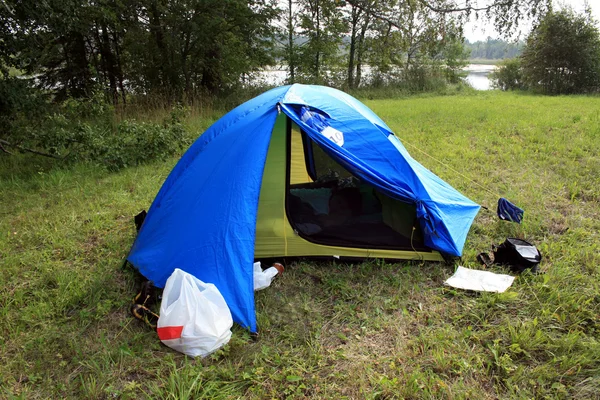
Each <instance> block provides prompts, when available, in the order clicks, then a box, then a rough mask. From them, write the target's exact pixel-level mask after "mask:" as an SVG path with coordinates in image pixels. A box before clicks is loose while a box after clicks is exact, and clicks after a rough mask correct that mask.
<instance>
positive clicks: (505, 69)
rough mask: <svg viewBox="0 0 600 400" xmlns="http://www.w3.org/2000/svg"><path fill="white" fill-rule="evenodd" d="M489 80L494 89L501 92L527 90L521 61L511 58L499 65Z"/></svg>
mask: <svg viewBox="0 0 600 400" xmlns="http://www.w3.org/2000/svg"><path fill="white" fill-rule="evenodd" d="M489 79H490V80H491V81H492V85H493V87H495V88H497V89H500V90H524V89H527V86H526V85H525V82H524V79H523V68H522V67H521V59H519V58H511V59H507V60H503V61H502V62H501V63H499V64H498V66H497V67H496V70H494V71H493V72H492V73H491V74H490V76H489Z"/></svg>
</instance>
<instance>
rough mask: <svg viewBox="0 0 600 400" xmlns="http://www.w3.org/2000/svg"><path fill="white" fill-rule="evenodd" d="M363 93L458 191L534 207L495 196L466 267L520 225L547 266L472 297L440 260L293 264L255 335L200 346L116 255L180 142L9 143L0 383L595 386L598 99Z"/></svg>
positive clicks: (127, 390) (187, 387)
mask: <svg viewBox="0 0 600 400" xmlns="http://www.w3.org/2000/svg"><path fill="white" fill-rule="evenodd" d="M366 103H367V105H368V106H369V107H371V108H372V109H373V110H374V111H375V112H376V113H378V114H379V115H380V116H381V117H382V118H383V119H384V120H385V121H386V122H387V123H388V125H390V127H391V128H392V129H393V130H394V131H395V132H396V133H397V134H398V135H399V136H400V137H401V138H402V139H403V140H404V142H405V144H406V147H407V148H408V149H409V151H410V152H411V154H412V155H413V156H414V157H415V158H416V159H418V160H420V161H421V162H422V163H423V164H425V165H426V166H427V167H428V168H430V169H431V170H432V171H434V172H435V173H437V174H438V175H440V176H441V177H442V178H444V179H445V180H447V181H448V182H449V183H451V184H452V185H454V186H455V187H456V188H458V189H459V190H461V191H462V192H463V193H465V194H467V195H468V196H470V197H471V198H472V199H474V200H475V201H478V202H480V203H482V204H485V205H487V206H488V207H490V208H492V209H493V208H494V206H495V201H496V199H497V196H496V194H495V193H496V192H497V193H498V194H501V195H503V196H505V197H507V198H509V199H510V200H511V201H513V202H514V203H516V204H518V205H520V206H521V207H523V208H524V209H525V221H524V223H523V225H522V226H519V225H515V224H510V223H505V222H502V221H499V220H497V218H496V217H495V216H494V215H493V213H488V212H485V211H483V210H482V212H481V213H480V215H479V217H478V218H477V219H476V222H475V224H474V226H473V228H472V229H471V233H470V235H469V239H468V242H467V244H466V248H465V252H464V257H463V265H465V266H468V267H478V265H477V263H476V261H475V256H476V254H477V253H479V252H481V251H485V250H488V249H489V248H490V244H491V243H500V242H501V241H503V240H504V238H505V237H506V236H520V237H524V238H526V239H528V240H531V241H533V242H534V243H535V244H536V245H538V247H539V249H540V250H541V251H542V253H543V255H544V260H543V263H542V269H543V270H544V271H545V274H543V275H531V274H527V273H526V274H523V275H521V276H519V277H518V278H517V279H516V280H515V283H514V284H513V286H512V287H511V288H510V289H509V290H508V291H507V292H506V293H504V294H490V293H484V294H473V293H467V292H462V291H458V290H453V289H450V288H446V287H444V286H443V281H444V280H445V279H446V278H447V277H448V276H449V275H450V274H452V272H453V267H452V266H448V265H444V264H437V263H426V264H425V265H418V264H416V263H399V264H388V263H383V262H379V261H371V262H366V263H363V264H359V265H346V264H344V263H335V262H333V263H312V262H301V263H296V264H293V265H291V266H288V268H287V269H286V272H285V274H284V275H283V276H282V277H280V278H278V279H277V280H276V281H275V282H274V283H273V285H272V287H270V288H269V289H267V290H264V291H262V292H259V293H257V296H256V306H257V313H258V323H259V328H260V337H259V338H258V340H253V339H252V338H251V337H250V335H249V334H248V332H246V331H244V330H242V329H240V328H238V327H236V328H235V329H234V334H233V337H232V340H231V342H230V344H229V345H228V346H226V347H225V348H223V349H222V350H220V351H218V352H217V353H216V354H214V355H212V356H210V357H208V358H207V359H195V360H194V359H189V358H186V357H185V356H182V355H180V354H177V353H175V352H173V351H171V350H170V349H168V348H166V347H164V346H162V345H161V344H160V342H159V341H158V338H157V337H156V334H155V333H153V332H152V331H150V330H149V329H148V328H146V327H145V326H144V325H143V324H141V323H139V322H138V321H136V320H133V319H132V318H130V317H129V315H128V305H129V303H130V301H131V300H130V299H131V298H132V297H133V295H134V294H135V293H136V290H137V283H136V280H135V276H134V274H133V273H132V272H131V271H129V270H122V269H121V262H122V258H123V257H124V256H125V254H126V253H127V251H128V249H129V246H130V245H131V243H132V241H133V239H134V235H135V234H134V228H133V222H132V216H133V215H134V214H136V213H137V212H139V210H141V209H143V208H147V207H148V205H149V204H150V202H151V201H152V199H153V197H154V195H155V194H156V192H157V190H158V189H159V187H160V185H161V183H162V181H163V180H164V179H165V177H166V176H167V174H168V172H169V171H170V169H171V168H172V166H173V165H174V163H175V162H176V159H173V160H171V161H170V162H168V163H155V164H149V165H146V166H142V167H137V168H130V169H125V170H122V171H121V172H118V173H114V174H110V173H107V172H105V171H103V170H100V169H98V168H93V167H88V166H85V165H79V166H75V167H73V168H71V169H61V168H60V167H58V166H56V165H52V161H49V160H45V159H40V158H33V157H28V156H22V157H21V156H19V157H9V156H5V155H1V154H0V185H1V186H0V187H1V188H2V190H1V191H0V205H1V206H0V321H1V323H0V360H1V361H2V362H1V363H0V398H28V399H29V398H34V399H35V398H64V397H66V398H90V399H94V398H97V399H105V398H123V399H128V398H129V399H138V398H172V399H184V398H190V399H191V398H257V399H259V398H369V399H370V398H373V399H375V398H377V399H390V398H423V399H431V398H435V399H438V398H439V399H474V398H484V399H486V398H489V399H495V398H523V399H530V398H559V399H560V398H580V399H584V398H598V397H599V393H600V343H599V341H598V338H599V335H600V322H599V321H600V283H599V281H600V279H599V278H600V269H599V265H600V237H599V236H600V234H599V233H598V232H600V186H598V176H600V156H599V154H600V98H598V97H539V96H532V95H523V94H511V93H497V92H489V93H475V94H474V93H471V92H469V93H467V94H464V95H455V96H443V97H442V96H438V97H432V96H428V97H416V98H405V99H400V100H368V101H366ZM207 123H208V122H207V120H201V121H200V120H199V121H198V122H196V123H194V125H193V126H197V127H198V129H200V127H203V126H205V125H206V124H207ZM411 145H412V146H416V147H417V148H419V149H422V151H425V152H426V153H427V154H430V155H432V156H434V157H435V158H436V159H439V160H440V161H442V162H443V163H445V164H446V165H447V166H448V167H450V168H452V169H456V170H458V171H460V172H461V173H462V174H464V175H465V177H462V176H460V175H457V174H456V173H454V172H452V171H451V170H450V169H448V167H446V166H442V165H441V164H439V163H438V162H437V161H434V160H433V159H431V158H430V157H428V156H427V155H425V154H424V153H421V152H419V151H417V150H415V149H414V148H413V147H412V146H411ZM470 179H472V180H476V181H477V182H478V183H479V184H481V185H483V186H485V187H486V188H489V190H491V191H492V192H494V194H491V193H488V192H486V191H485V190H484V189H482V188H481V187H479V186H478V185H476V184H474V183H471V182H470V181H469V180H470ZM494 270H495V271H503V270H502V269H501V268H494Z"/></svg>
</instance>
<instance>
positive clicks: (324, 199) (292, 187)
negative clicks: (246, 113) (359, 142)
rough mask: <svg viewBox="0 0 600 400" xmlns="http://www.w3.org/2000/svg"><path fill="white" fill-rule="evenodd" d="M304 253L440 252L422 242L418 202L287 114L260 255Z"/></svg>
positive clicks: (399, 255) (277, 130)
mask: <svg viewBox="0 0 600 400" xmlns="http://www.w3.org/2000/svg"><path fill="white" fill-rule="evenodd" d="M413 228H414V229H413ZM297 256H308V257H310V256H318V257H322V256H349V257H360V258H367V257H378V258H388V259H425V260H441V256H440V254H439V253H438V252H435V251H431V250H430V249H428V248H427V247H426V246H425V245H424V244H423V237H422V234H421V229H420V226H419V224H418V221H417V218H416V209H415V207H414V206H412V205H411V204H408V203H404V202H401V201H397V200H394V199H392V198H389V197H388V196H385V195H384V194H382V193H380V192H378V191H377V190H375V189H374V188H373V187H372V186H370V185H368V184H366V183H363V182H361V181H360V180H359V179H357V178H356V177H354V176H353V175H352V174H351V173H350V172H348V171H347V170H346V169H344V168H343V167H342V166H341V165H339V164H338V163H337V162H336V161H335V160H333V159H332V158H331V157H329V156H328V155H327V154H326V153H325V152H324V151H323V150H322V149H321V148H320V147H319V146H318V145H317V144H316V143H315V142H314V141H312V140H310V138H309V137H308V135H306V134H305V133H304V132H303V131H302V130H301V129H300V127H299V126H298V125H296V124H295V123H294V122H293V121H291V119H289V118H288V117H287V116H285V115H284V114H280V115H279V116H278V117H277V120H276V122H275V125H274V128H273V132H272V135H271V141H270V144H269V150H268V154H267V160H266V163H265V170H264V173H263V180H262V185H261V191H260V198H259V205H258V214H257V229H256V243H255V258H271V257H297Z"/></svg>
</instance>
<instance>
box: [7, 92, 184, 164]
mask: <svg viewBox="0 0 600 400" xmlns="http://www.w3.org/2000/svg"><path fill="white" fill-rule="evenodd" d="M46 106H47V107H49V108H50V107H51V106H50V105H47V104H46ZM50 109H51V110H52V112H49V113H47V114H45V115H43V116H41V117H40V118H39V119H38V120H37V123H35V124H32V123H30V121H27V120H23V117H22V118H21V119H20V120H19V121H13V126H12V127H13V129H12V131H10V134H9V135H8V136H7V137H6V138H7V139H8V141H9V143H11V145H13V146H20V147H21V148H23V147H24V148H28V149H35V150H37V151H42V152H45V153H47V154H50V155H53V156H55V157H57V158H61V159H62V162H63V163H72V162H91V163H95V164H98V165H102V166H104V167H106V168H107V169H109V170H112V171H114V170H118V169H120V168H124V167H127V166H133V165H138V164H141V163H143V162H147V161H149V160H156V159H159V160H161V159H165V158H166V157H169V156H172V155H173V154H176V153H178V152H180V151H181V150H182V149H184V148H185V147H187V145H189V142H190V137H189V135H188V134H187V132H186V130H185V129H184V127H183V124H182V119H183V118H184V117H185V114H186V113H187V112H188V110H187V109H185V108H183V107H181V106H177V107H175V108H173V110H172V111H171V113H170V114H169V115H168V116H167V117H166V118H165V119H164V121H162V123H152V122H138V121H136V120H133V119H130V120H123V121H121V122H116V121H115V114H114V109H113V107H112V106H110V105H109V104H107V103H106V102H105V101H104V98H103V96H102V95H101V94H97V95H96V96H94V97H92V98H90V99H88V100H75V99H68V100H66V101H65V102H63V103H61V104H60V106H56V105H55V106H53V107H52V108H50Z"/></svg>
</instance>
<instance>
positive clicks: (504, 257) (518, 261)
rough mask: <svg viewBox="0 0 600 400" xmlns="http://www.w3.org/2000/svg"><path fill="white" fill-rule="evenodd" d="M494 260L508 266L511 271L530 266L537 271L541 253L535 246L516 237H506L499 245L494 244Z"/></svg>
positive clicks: (520, 270) (519, 270)
mask: <svg viewBox="0 0 600 400" xmlns="http://www.w3.org/2000/svg"><path fill="white" fill-rule="evenodd" d="M493 250H494V262H495V263H498V264H503V265H508V266H510V270H511V271H513V272H523V271H524V270H526V269H527V268H531V272H537V271H538V265H539V263H540V262H541V261H542V255H541V254H540V252H539V250H538V249H537V247H535V246H534V245H532V244H531V243H529V242H526V241H524V240H521V239H517V238H507V239H506V240H505V241H504V243H502V244H501V245H500V246H494V249H493Z"/></svg>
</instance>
